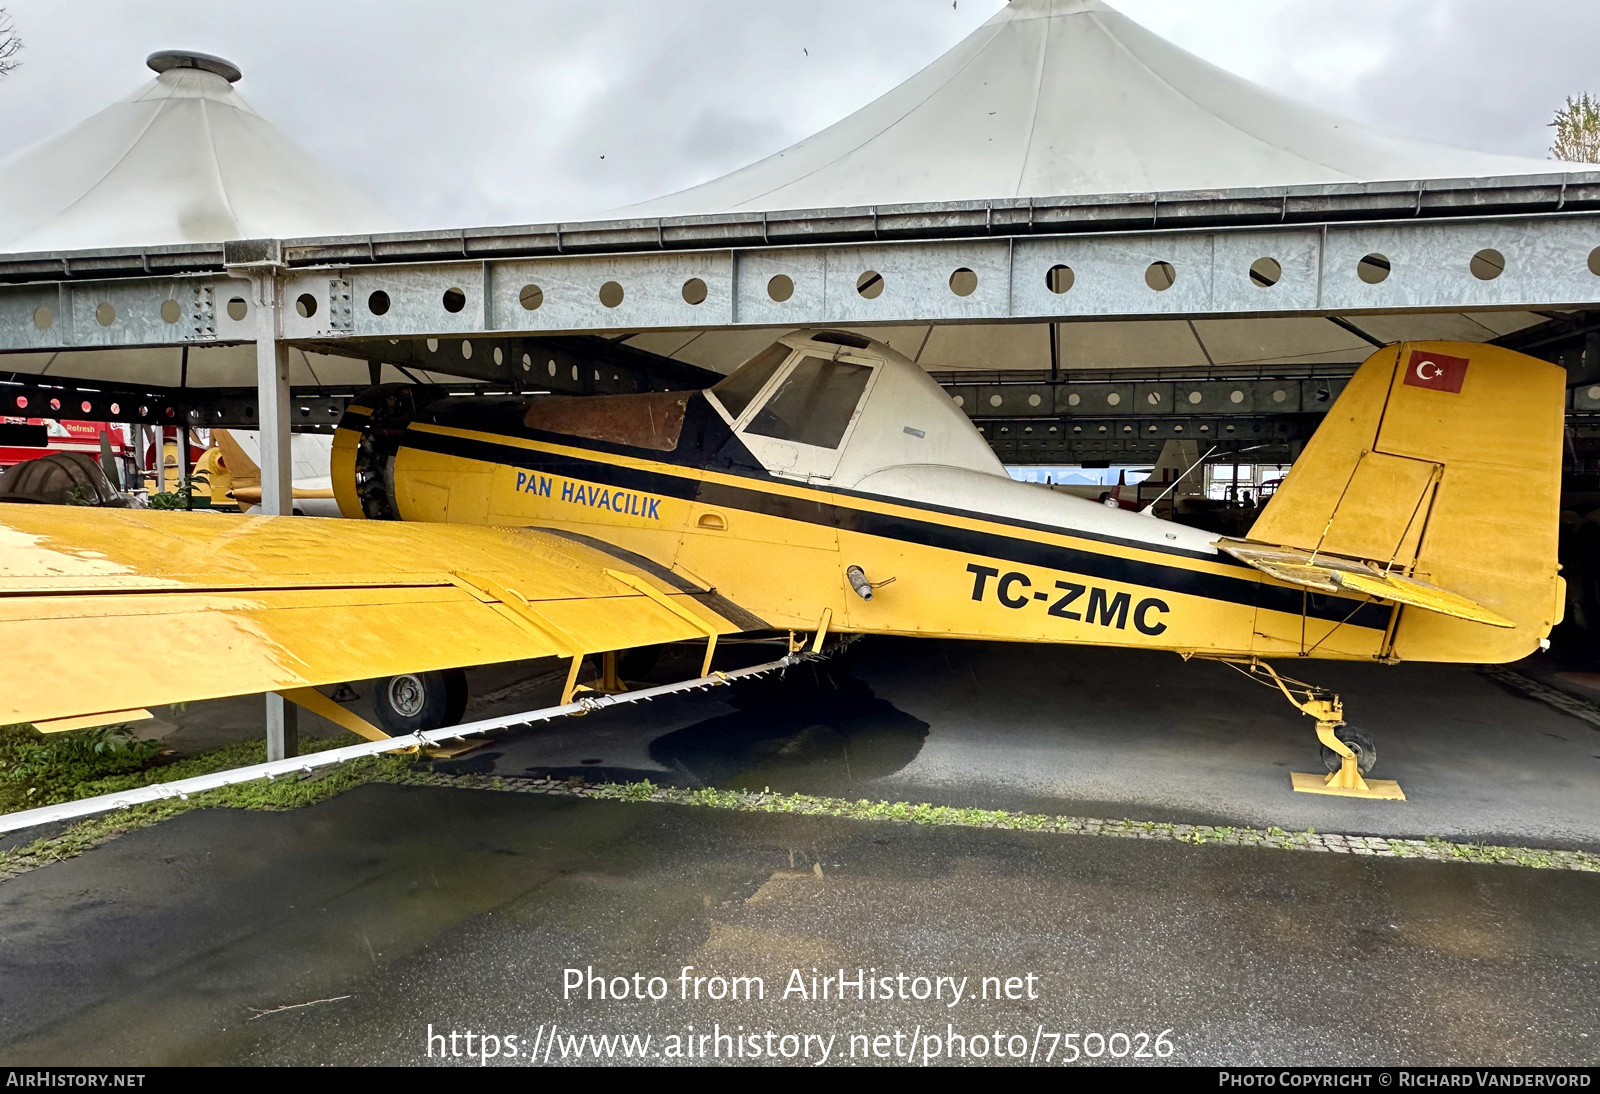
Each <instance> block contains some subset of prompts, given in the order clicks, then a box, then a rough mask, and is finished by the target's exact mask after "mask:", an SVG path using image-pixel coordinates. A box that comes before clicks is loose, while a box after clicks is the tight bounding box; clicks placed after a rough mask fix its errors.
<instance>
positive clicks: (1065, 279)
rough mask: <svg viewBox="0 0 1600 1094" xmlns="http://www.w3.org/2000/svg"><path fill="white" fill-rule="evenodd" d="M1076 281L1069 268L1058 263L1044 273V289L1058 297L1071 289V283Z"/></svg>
mask: <svg viewBox="0 0 1600 1094" xmlns="http://www.w3.org/2000/svg"><path fill="white" fill-rule="evenodd" d="M1076 280H1077V276H1076V275H1075V274H1074V273H1073V272H1072V267H1071V266H1063V265H1060V264H1059V263H1058V264H1056V265H1054V266H1051V267H1050V268H1049V269H1048V270H1046V271H1045V275H1044V287H1045V288H1047V289H1049V290H1050V291H1051V292H1053V293H1055V294H1056V295H1058V296H1059V295H1060V294H1061V293H1064V292H1066V291H1067V290H1068V289H1070V288H1072V283H1073V282H1074V281H1076Z"/></svg>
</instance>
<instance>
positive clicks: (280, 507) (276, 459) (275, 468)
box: [254, 270, 300, 762]
mask: <svg viewBox="0 0 1600 1094" xmlns="http://www.w3.org/2000/svg"><path fill="white" fill-rule="evenodd" d="M254 281H255V294H254V295H255V304H256V407H257V416H256V420H257V422H258V423H259V426H260V430H259V432H260V437H261V511H262V512H263V513H265V514H268V515H270V516H279V517H281V516H287V515H292V514H293V512H294V479H293V467H292V464H291V463H290V460H289V351H288V348H287V347H286V346H284V345H283V343H282V342H281V341H279V338H278V336H279V332H280V330H281V329H282V323H281V322H280V313H279V280H278V275H277V271H275V270H266V271H262V272H261V273H259V274H257V275H256V276H255V278H254ZM299 729H300V727H299V718H298V708H297V707H296V706H295V705H294V704H293V703H291V702H289V701H288V700H286V699H284V698H283V696H281V695H277V694H273V693H269V694H268V695H267V760H268V761H269V762H270V761H273V760H282V759H285V758H287V757H289V756H294V755H298V754H299V751H300V732H299Z"/></svg>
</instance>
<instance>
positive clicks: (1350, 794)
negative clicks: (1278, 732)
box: [1228, 658, 1406, 801]
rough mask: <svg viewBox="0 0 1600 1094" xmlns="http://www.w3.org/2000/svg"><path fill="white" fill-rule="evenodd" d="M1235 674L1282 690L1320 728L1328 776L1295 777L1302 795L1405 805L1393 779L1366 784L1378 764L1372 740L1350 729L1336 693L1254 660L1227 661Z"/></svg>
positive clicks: (1293, 783)
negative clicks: (1383, 801)
mask: <svg viewBox="0 0 1600 1094" xmlns="http://www.w3.org/2000/svg"><path fill="white" fill-rule="evenodd" d="M1228 663H1229V664H1231V665H1233V667H1234V668H1236V669H1238V670H1239V671H1240V672H1242V673H1244V674H1245V675H1246V676H1248V677H1250V678H1251V679H1253V680H1256V681H1257V682H1259V683H1263V684H1268V686H1271V687H1275V688H1277V689H1278V690H1279V691H1280V692H1282V693H1283V697H1284V698H1285V699H1287V700H1289V702H1290V703H1292V704H1293V705H1294V708H1295V709H1296V710H1298V711H1300V713H1302V714H1304V715H1306V716H1307V717H1309V718H1311V719H1312V720H1314V721H1315V722H1316V723H1317V740H1318V741H1320V742H1321V743H1322V766H1323V767H1324V768H1326V769H1327V772H1328V773H1327V774H1326V775H1312V774H1307V773H1306V772H1302V771H1296V772H1294V773H1292V774H1291V775H1290V776H1289V779H1290V785H1291V786H1292V787H1293V788H1294V790H1295V791H1297V792H1298V793H1301V794H1332V795H1335V796H1337V797H1344V798H1383V799H1387V800H1389V801H1405V800H1406V796H1405V793H1404V792H1403V791H1402V790H1401V789H1400V784H1399V783H1397V782H1395V781H1394V780H1393V779H1370V780H1369V779H1367V778H1366V774H1367V772H1369V771H1371V770H1372V767H1373V765H1374V764H1375V763H1377V761H1378V749H1377V747H1376V746H1375V745H1373V743H1372V738H1371V737H1370V736H1369V735H1368V734H1366V733H1364V732H1362V731H1361V730H1359V729H1355V728H1354V727H1352V726H1349V725H1347V724H1345V720H1344V703H1342V702H1341V701H1340V699H1339V697H1338V696H1337V695H1335V694H1333V693H1332V692H1331V691H1327V690H1325V689H1323V688H1319V687H1317V686H1316V685H1315V684H1308V683H1306V682H1305V681H1303V680H1293V679H1290V678H1289V677H1286V676H1280V675H1279V674H1278V672H1277V670H1276V669H1274V668H1273V667H1272V666H1271V665H1269V664H1267V663H1266V662H1264V661H1257V660H1255V659H1254V658H1252V659H1250V660H1249V661H1231V660H1230V661H1228Z"/></svg>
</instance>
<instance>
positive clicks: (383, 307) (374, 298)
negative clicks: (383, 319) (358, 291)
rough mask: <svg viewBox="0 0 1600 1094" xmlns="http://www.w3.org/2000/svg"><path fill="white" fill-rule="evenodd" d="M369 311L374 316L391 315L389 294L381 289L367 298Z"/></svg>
mask: <svg viewBox="0 0 1600 1094" xmlns="http://www.w3.org/2000/svg"><path fill="white" fill-rule="evenodd" d="M367 310H368V311H369V312H371V313H372V314H373V315H387V314H388V313H389V294H388V293H386V292H384V291H383V290H382V289H379V290H378V291H377V292H375V293H373V294H372V295H371V296H369V297H367Z"/></svg>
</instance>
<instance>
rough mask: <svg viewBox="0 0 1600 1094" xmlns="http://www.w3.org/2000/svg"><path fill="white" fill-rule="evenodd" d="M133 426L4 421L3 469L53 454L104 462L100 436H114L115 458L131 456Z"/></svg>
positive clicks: (0, 428) (0, 436) (0, 432)
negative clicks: (84, 457) (80, 454)
mask: <svg viewBox="0 0 1600 1094" xmlns="http://www.w3.org/2000/svg"><path fill="white" fill-rule="evenodd" d="M131 428H132V427H130V426H126V425H122V424H120V423H117V422H61V421H55V420H54V419H46V418H10V417H5V418H0V467H10V466H11V465H12V464H17V463H21V462H22V461H23V460H31V459H36V458H37V457H39V456H44V455H48V454H49V453H51V452H82V453H83V454H84V455H86V456H90V457H92V458H94V459H99V458H100V434H102V433H109V434H111V455H112V456H113V457H115V458H117V459H119V460H120V459H122V458H123V457H125V456H128V455H130V454H131V450H130V448H129V434H130V432H131Z"/></svg>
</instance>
